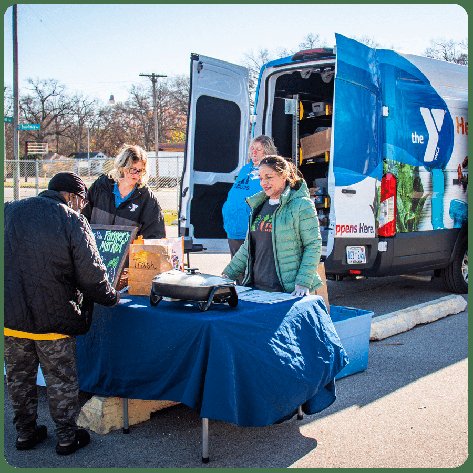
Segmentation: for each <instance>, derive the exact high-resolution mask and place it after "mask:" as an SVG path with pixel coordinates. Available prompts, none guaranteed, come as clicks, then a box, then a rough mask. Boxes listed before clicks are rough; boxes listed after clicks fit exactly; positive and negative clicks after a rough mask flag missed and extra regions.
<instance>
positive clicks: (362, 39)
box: [354, 36, 381, 48]
mask: <svg viewBox="0 0 473 473" xmlns="http://www.w3.org/2000/svg"><path fill="white" fill-rule="evenodd" d="M354 39H355V40H356V41H358V42H359V43H362V44H364V45H365V46H369V47H370V48H379V47H381V44H380V43H378V42H377V41H376V40H375V39H373V38H371V37H370V36H355V38H354Z"/></svg>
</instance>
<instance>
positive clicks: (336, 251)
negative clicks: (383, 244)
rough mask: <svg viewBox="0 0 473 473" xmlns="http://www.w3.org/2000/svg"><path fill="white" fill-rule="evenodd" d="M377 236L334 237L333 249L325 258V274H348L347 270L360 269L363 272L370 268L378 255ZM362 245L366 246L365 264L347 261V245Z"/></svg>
mask: <svg viewBox="0 0 473 473" xmlns="http://www.w3.org/2000/svg"><path fill="white" fill-rule="evenodd" d="M378 241H379V239H378V238H335V242H334V246H333V251H332V252H331V253H330V255H328V256H327V257H326V258H325V272H326V273H327V274H348V272H349V270H351V269H356V270H361V271H362V273H363V274H365V272H366V271H367V270H369V269H371V268H372V267H373V266H374V264H375V262H376V257H377V255H378ZM352 245H357V246H364V247H365V248H366V263H365V264H348V263H347V252H346V248H347V246H352Z"/></svg>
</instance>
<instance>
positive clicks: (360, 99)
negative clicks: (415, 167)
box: [326, 34, 382, 274]
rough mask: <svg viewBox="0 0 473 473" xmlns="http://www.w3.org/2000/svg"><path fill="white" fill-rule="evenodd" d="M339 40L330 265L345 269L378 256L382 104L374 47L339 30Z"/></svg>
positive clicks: (366, 263) (368, 263)
mask: <svg viewBox="0 0 473 473" xmlns="http://www.w3.org/2000/svg"><path fill="white" fill-rule="evenodd" d="M336 42H337V49H336V69H335V90H334V117H333V129H332V131H333V133H332V150H333V155H332V156H333V159H332V160H331V163H330V170H329V193H330V195H331V197H332V199H333V205H331V211H330V212H331V213H330V233H329V239H328V242H327V255H328V256H327V262H326V269H327V272H328V273H338V274H342V273H346V272H347V271H348V270H350V269H363V268H365V269H366V268H368V267H370V266H372V264H373V263H374V260H375V258H376V253H377V241H378V240H377V237H376V212H377V207H378V205H377V190H376V189H377V183H379V181H380V179H381V176H382V159H381V152H382V134H381V130H382V127H381V119H382V118H381V117H382V104H381V93H380V78H379V70H378V67H377V61H376V51H375V50H374V49H371V48H369V47H367V46H365V45H363V44H361V43H359V42H357V41H354V40H351V39H349V38H346V37H344V36H342V35H339V34H337V35H336Z"/></svg>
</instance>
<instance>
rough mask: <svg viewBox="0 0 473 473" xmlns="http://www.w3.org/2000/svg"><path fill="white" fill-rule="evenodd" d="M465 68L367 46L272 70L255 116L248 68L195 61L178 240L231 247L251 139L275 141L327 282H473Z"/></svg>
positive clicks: (349, 44)
mask: <svg viewBox="0 0 473 473" xmlns="http://www.w3.org/2000/svg"><path fill="white" fill-rule="evenodd" d="M467 82H468V78H467V67H465V66H460V65H457V64H451V63H447V62H444V61H438V60H435V59H430V58H425V57H420V56H413V55H408V54H399V53H396V52H395V51H392V50H385V49H372V48H369V47H367V46H365V45H363V44H361V43H359V42H357V41H355V40H352V39H349V38H346V37H344V36H342V35H338V34H337V35H336V47H335V48H334V49H328V48H321V49H314V50H305V51H300V52H298V53H296V54H294V55H293V56H291V57H286V58H282V59H278V60H276V61H271V62H269V63H267V64H265V65H264V66H263V67H262V69H261V72H260V76H259V82H258V87H257V90H256V98H255V106H254V120H253V124H252V126H251V125H250V119H249V96H248V71H247V69H245V68H243V67H240V66H236V65H233V64H229V63H227V62H224V61H220V60H216V59H212V58H208V57H205V56H200V55H195V54H193V55H192V56H191V94H190V100H189V116H188V133H187V142H186V152H185V158H184V171H183V177H182V183H181V186H182V187H181V197H180V209H179V216H180V235H183V236H184V237H185V238H186V239H188V240H190V241H193V242H194V243H196V244H202V245H203V246H205V247H206V248H209V249H210V248H213V249H217V248H220V249H226V248H227V247H226V240H225V238H226V235H225V232H224V230H223V224H222V215H221V210H222V205H223V203H224V202H225V200H226V197H227V193H228V191H229V189H230V187H231V185H232V183H233V181H234V179H235V177H236V176H237V174H238V171H239V169H240V168H241V167H242V166H243V165H244V164H245V163H246V161H247V153H248V140H249V137H250V128H251V136H258V135H260V134H265V135H269V136H272V137H273V139H274V141H275V144H276V146H277V148H278V152H279V154H280V155H282V156H285V157H287V158H289V159H292V160H293V162H294V163H295V164H296V165H297V166H298V168H299V170H300V171H301V172H302V174H303V176H304V179H305V180H306V182H307V184H308V186H309V188H311V193H312V195H313V198H314V203H315V206H316V207H317V212H318V215H319V223H320V228H321V233H322V238H323V259H324V260H325V270H326V272H327V274H329V275H333V276H335V277H343V276H344V275H349V274H352V275H353V274H355V275H365V276H385V275H395V274H405V273H415V272H421V271H428V270H435V274H437V275H441V276H442V277H443V279H444V281H445V283H446V285H447V287H448V288H449V290H451V291H453V292H459V293H465V292H467V288H468V233H467V224H468V221H467V219H468V204H467V184H468V83H467Z"/></svg>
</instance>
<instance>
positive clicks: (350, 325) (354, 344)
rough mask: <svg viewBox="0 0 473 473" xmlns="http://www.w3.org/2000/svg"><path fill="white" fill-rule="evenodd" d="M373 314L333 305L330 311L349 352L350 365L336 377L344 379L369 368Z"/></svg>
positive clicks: (344, 346) (343, 343)
mask: <svg viewBox="0 0 473 473" xmlns="http://www.w3.org/2000/svg"><path fill="white" fill-rule="evenodd" d="M373 315H374V314H373V312H371V311H369V310H363V309H355V308H353V307H342V306H335V305H333V306H332V307H331V310H330V317H331V319H332V322H333V325H334V326H335V330H336V331H337V334H338V336H339V338H340V340H341V342H342V345H343V348H344V349H345V351H346V352H347V355H348V358H349V360H350V362H349V364H348V365H347V366H345V368H343V370H342V371H340V373H338V375H337V376H336V379H340V378H344V377H345V376H349V375H351V374H355V373H359V372H361V371H365V370H366V368H367V367H368V352H369V344H370V329H371V318H372V316H373Z"/></svg>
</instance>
